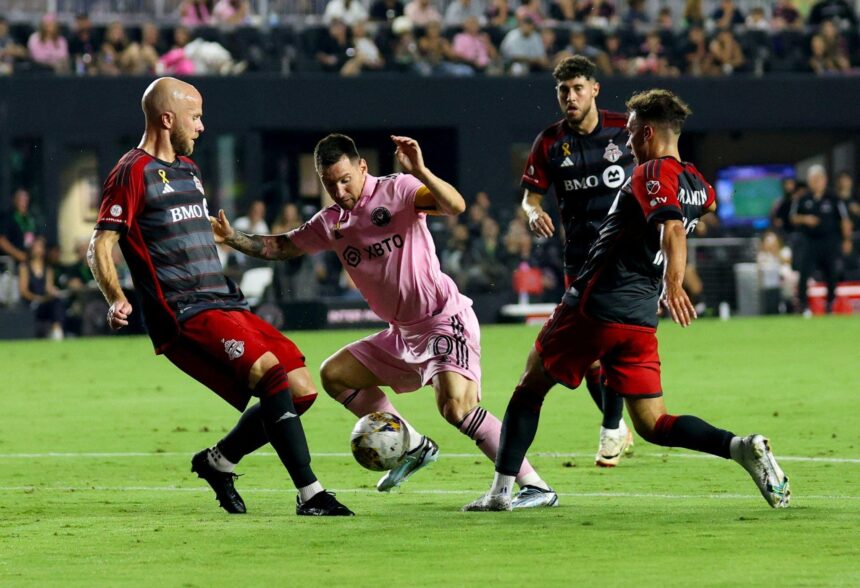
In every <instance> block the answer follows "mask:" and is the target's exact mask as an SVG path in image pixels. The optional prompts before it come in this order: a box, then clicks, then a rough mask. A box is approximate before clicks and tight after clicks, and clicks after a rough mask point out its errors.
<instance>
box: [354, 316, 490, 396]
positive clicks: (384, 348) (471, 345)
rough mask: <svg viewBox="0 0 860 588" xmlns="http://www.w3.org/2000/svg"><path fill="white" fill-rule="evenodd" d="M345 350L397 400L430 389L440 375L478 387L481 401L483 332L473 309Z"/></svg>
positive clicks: (390, 331)
mask: <svg viewBox="0 0 860 588" xmlns="http://www.w3.org/2000/svg"><path fill="white" fill-rule="evenodd" d="M346 349H347V350H348V351H349V352H350V353H351V354H352V355H353V356H354V357H355V358H356V359H357V360H358V361H359V362H361V363H362V364H363V365H364V366H365V367H367V369H369V370H370V371H371V372H373V374H374V375H375V376H376V377H377V378H379V379H380V380H382V381H383V382H385V385H386V386H390V387H391V388H392V389H393V390H394V391H395V392H397V393H398V394H400V393H403V392H412V391H414V390H417V389H418V388H421V387H422V386H426V385H427V383H428V382H430V380H431V379H432V378H433V376H435V375H436V374H438V373H441V372H454V373H457V374H460V375H462V376H463V377H465V378H467V379H469V380H471V381H473V382H476V383H477V384H478V398H479V399H480V395H481V331H480V327H479V326H478V318H477V317H476V316H475V312H474V311H473V310H472V307H471V306H469V307H467V308H464V309H463V310H461V311H460V312H458V313H457V314H454V315H439V316H434V317H431V318H429V319H427V320H425V321H422V322H420V323H418V324H415V325H409V326H403V325H400V326H395V325H391V326H390V327H389V328H388V330H385V331H381V332H379V333H376V334H374V335H371V336H369V337H365V338H364V339H361V340H360V341H356V342H355V343H352V344H350V345H348V346H347V347H346Z"/></svg>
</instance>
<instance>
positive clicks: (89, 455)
mask: <svg viewBox="0 0 860 588" xmlns="http://www.w3.org/2000/svg"><path fill="white" fill-rule="evenodd" d="M190 455H191V453H190V452H179V451H129V452H110V453H109V452H80V453H75V452H46V453H0V459H53V458H66V459H98V458H120V457H188V456H190ZM275 455H276V454H275V453H272V452H267V451H258V452H256V453H253V454H251V455H249V456H248V457H273V456H275ZM440 455H441V457H443V458H446V457H447V458H455V459H484V454H483V453H445V452H442V453H441V454H440ZM529 455H530V456H534V457H573V458H576V457H579V458H587V459H593V458H594V454H593V453H560V452H555V451H544V452H537V453H530V454H529ZM636 455H638V456H641V457H656V458H661V459H662V458H666V457H681V458H684V459H717V458H716V456H713V455H708V454H703V453H675V452H672V453H637V454H636ZM311 457H314V458H328V457H352V454H351V453H349V452H331V453H311ZM779 461H800V462H812V463H852V464H860V458H855V457H811V456H802V455H780V456H779Z"/></svg>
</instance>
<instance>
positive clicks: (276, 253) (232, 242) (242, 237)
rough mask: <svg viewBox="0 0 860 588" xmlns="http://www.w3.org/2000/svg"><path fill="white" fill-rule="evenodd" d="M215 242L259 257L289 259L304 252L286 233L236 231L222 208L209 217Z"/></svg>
mask: <svg viewBox="0 0 860 588" xmlns="http://www.w3.org/2000/svg"><path fill="white" fill-rule="evenodd" d="M209 224H210V225H212V233H213V235H214V236H215V242H216V243H226V244H227V245H229V246H230V247H232V248H233V249H235V250H237V251H241V252H242V253H244V254H245V255H250V256H251V257H259V258H260V259H289V258H291V257H298V256H299V255H302V254H303V253H304V252H303V251H302V250H301V249H299V248H298V247H296V245H295V243H293V242H292V241H291V240H290V238H289V237H288V236H287V235H285V234H284V235H249V234H248V233H243V232H242V231H237V230H236V229H234V228H233V227H232V226H231V225H230V221H229V220H227V215H226V214H224V210H219V211H218V218H215V217H214V216H210V217H209Z"/></svg>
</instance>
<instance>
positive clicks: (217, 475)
mask: <svg viewBox="0 0 860 588" xmlns="http://www.w3.org/2000/svg"><path fill="white" fill-rule="evenodd" d="M208 451H209V450H208V449H204V450H203V451H201V452H200V453H198V454H196V455H195V456H194V457H192V458H191V471H192V472H194V473H195V474H197V477H198V478H203V479H204V480H206V481H207V482H208V483H209V485H210V486H212V489H213V490H214V491H215V498H216V499H217V500H218V504H220V505H221V508H223V509H224V510H226V511H227V512H229V513H231V514H245V512H246V509H245V502H244V501H243V500H242V497H241V496H239V493H238V492H236V488H235V487H234V486H233V481H234V480H235V479H236V478H238V477H239V476H238V475H237V474H234V473H232V472H229V473H227V472H219V471H218V470H216V469H215V468H213V467H212V466H211V465H209V460H208V459H207V458H206V455H207V452H208Z"/></svg>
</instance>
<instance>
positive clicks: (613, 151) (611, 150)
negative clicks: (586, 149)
mask: <svg viewBox="0 0 860 588" xmlns="http://www.w3.org/2000/svg"><path fill="white" fill-rule="evenodd" d="M622 155H624V154H623V153H622V152H621V148H620V147H619V146H618V145H616V144H615V143H613V142H612V141H610V142H609V145H607V146H606V151H604V152H603V159H605V160H607V161H609V162H610V163H615V162H616V161H618V160H619V159H621V156H622Z"/></svg>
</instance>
